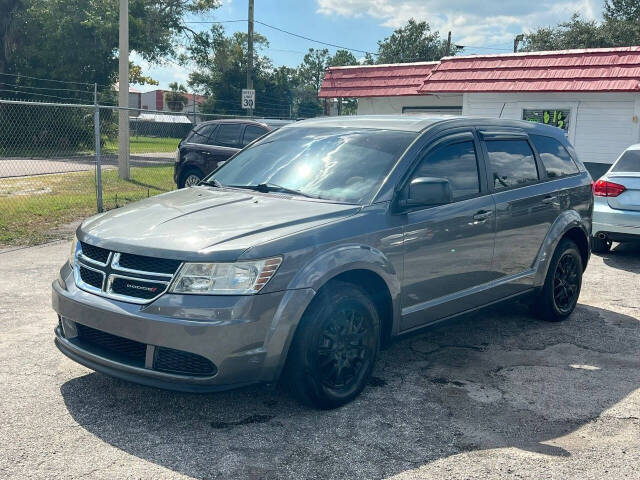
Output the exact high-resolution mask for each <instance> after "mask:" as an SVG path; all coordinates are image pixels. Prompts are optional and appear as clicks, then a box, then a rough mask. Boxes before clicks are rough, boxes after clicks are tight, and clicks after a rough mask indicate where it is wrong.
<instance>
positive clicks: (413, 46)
mask: <svg viewBox="0 0 640 480" xmlns="http://www.w3.org/2000/svg"><path fill="white" fill-rule="evenodd" d="M456 52H457V48H456V47H455V46H452V51H451V52H450V54H453V55H455V54H456ZM446 54H447V42H446V40H442V39H441V38H440V33H439V32H437V31H435V32H432V31H431V27H430V26H429V24H428V23H427V22H416V21H415V20H414V19H413V18H411V19H409V22H408V23H407V24H406V25H405V26H404V27H402V28H398V29H397V30H395V31H394V32H393V33H392V34H391V36H389V37H386V38H385V39H384V40H379V41H378V59H377V63H405V62H426V61H431V60H440V59H441V58H442V57H444V56H445V55H446Z"/></svg>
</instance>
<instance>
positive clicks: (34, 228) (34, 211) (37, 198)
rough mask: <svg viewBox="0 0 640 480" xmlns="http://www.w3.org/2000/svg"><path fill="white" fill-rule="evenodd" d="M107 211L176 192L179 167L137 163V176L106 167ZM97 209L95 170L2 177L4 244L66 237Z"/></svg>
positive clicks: (0, 213) (134, 171)
mask: <svg viewBox="0 0 640 480" xmlns="http://www.w3.org/2000/svg"><path fill="white" fill-rule="evenodd" d="M102 178H103V204H104V208H105V210H109V209H112V208H116V207H118V206H122V205H124V204H126V203H129V202H133V201H136V200H140V199H142V198H146V197H147V196H152V195H157V194H158V193H162V192H167V191H169V190H173V189H174V188H176V187H175V184H174V183H173V167H171V166H162V167H133V168H131V179H130V180H122V179H120V178H118V173H117V171H116V170H115V169H114V170H105V171H103V173H102ZM94 213H96V194H95V176H94V173H93V172H74V173H64V174H56V175H40V176H33V177H20V178H5V179H0V246H16V245H36V244H39V243H42V242H44V241H47V240H52V239H57V238H63V237H64V236H66V235H68V231H66V232H65V231H64V230H60V229H61V227H64V225H65V224H68V223H70V222H73V221H75V220H79V219H82V218H85V217H88V216H90V215H93V214H94Z"/></svg>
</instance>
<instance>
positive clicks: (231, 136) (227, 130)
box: [215, 123, 242, 148]
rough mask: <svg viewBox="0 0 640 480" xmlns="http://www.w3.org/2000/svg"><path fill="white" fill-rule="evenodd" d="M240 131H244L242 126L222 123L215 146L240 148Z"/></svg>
mask: <svg viewBox="0 0 640 480" xmlns="http://www.w3.org/2000/svg"><path fill="white" fill-rule="evenodd" d="M240 130H242V125H241V124H239V123H221V124H220V127H219V128H218V134H217V135H216V140H215V144H216V145H221V146H223V147H234V148H238V147H239V146H240Z"/></svg>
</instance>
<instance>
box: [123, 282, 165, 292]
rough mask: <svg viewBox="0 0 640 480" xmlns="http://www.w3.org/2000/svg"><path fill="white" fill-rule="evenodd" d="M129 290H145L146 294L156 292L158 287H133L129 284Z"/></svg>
mask: <svg viewBox="0 0 640 480" xmlns="http://www.w3.org/2000/svg"><path fill="white" fill-rule="evenodd" d="M127 288H135V289H136V290H144V291H145V292H152V293H153V292H155V291H156V290H157V289H158V288H157V287H143V286H142V285H132V284H130V283H127Z"/></svg>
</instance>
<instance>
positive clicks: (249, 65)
mask: <svg viewBox="0 0 640 480" xmlns="http://www.w3.org/2000/svg"><path fill="white" fill-rule="evenodd" d="M247 18H248V19H249V21H248V24H249V25H248V26H247V90H253V0H249V15H248V17H247ZM247 114H248V115H249V116H250V117H252V116H253V108H249V109H247Z"/></svg>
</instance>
